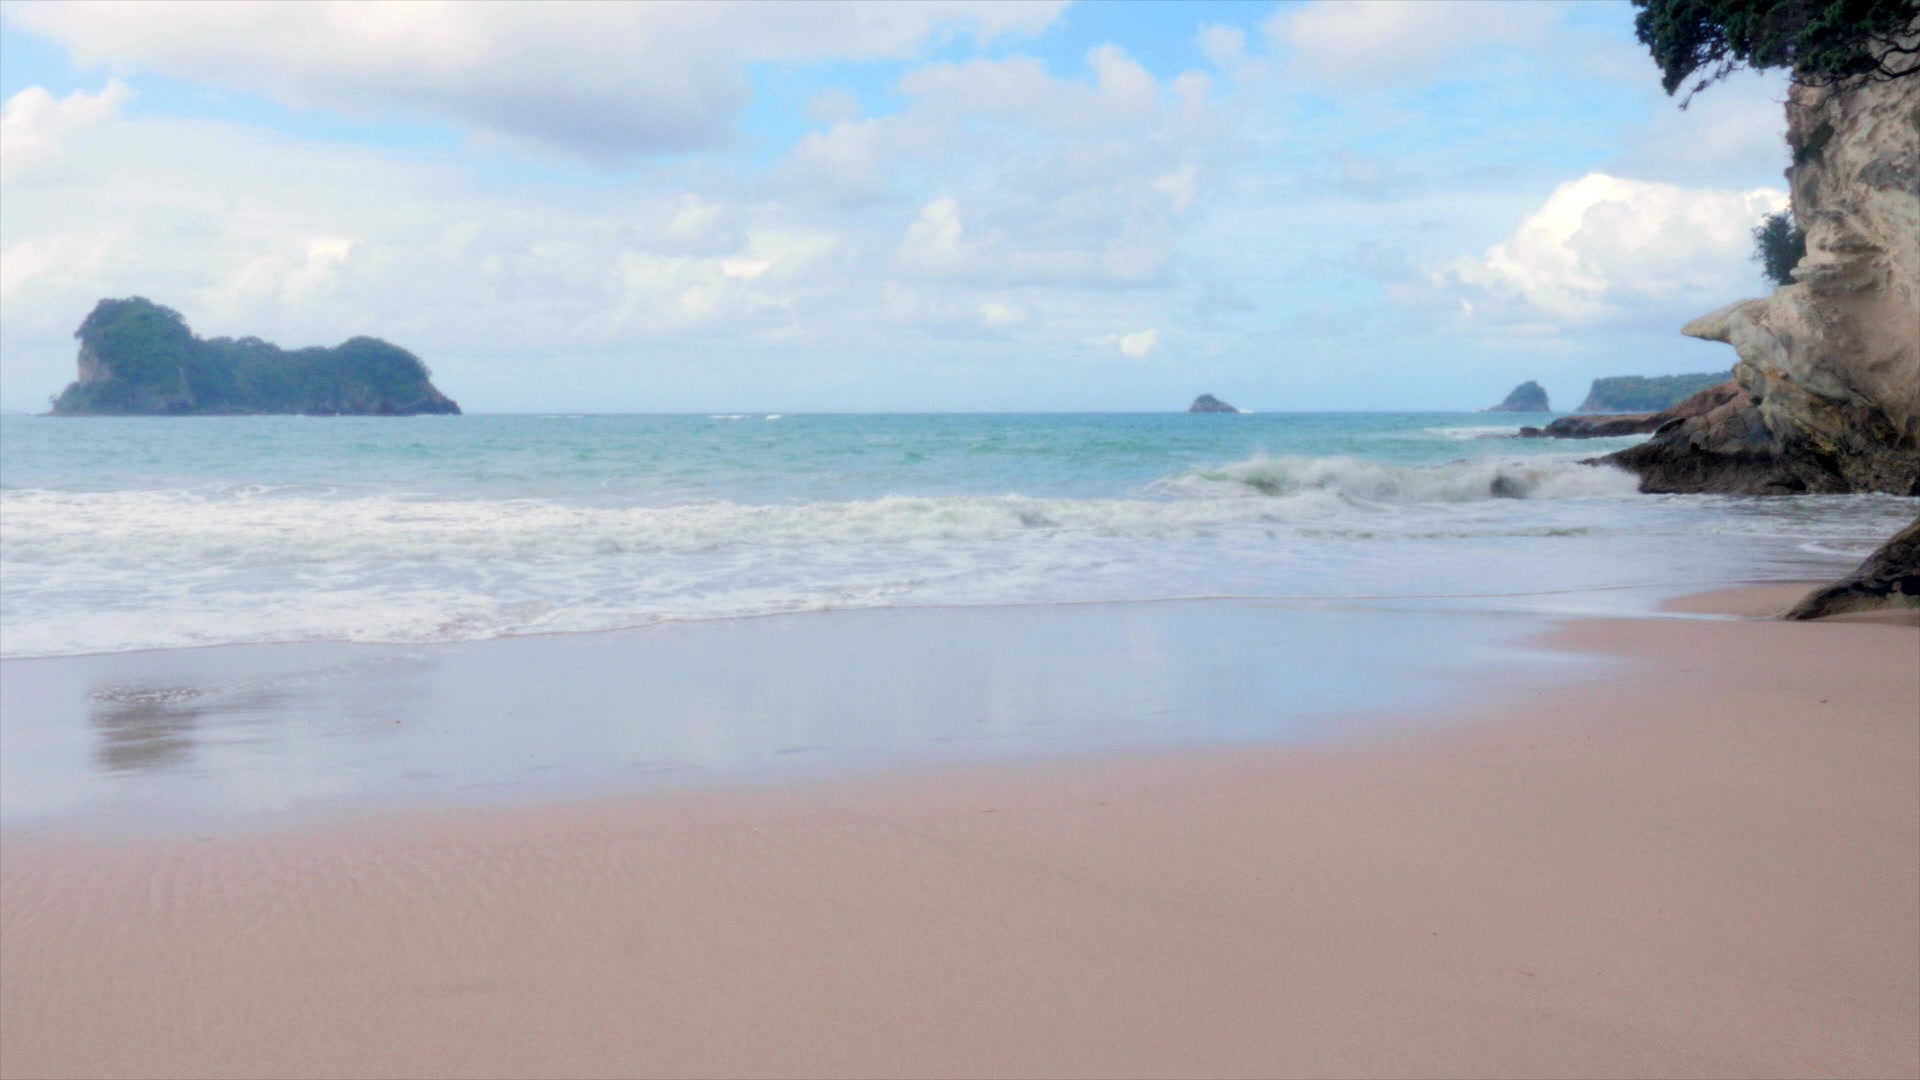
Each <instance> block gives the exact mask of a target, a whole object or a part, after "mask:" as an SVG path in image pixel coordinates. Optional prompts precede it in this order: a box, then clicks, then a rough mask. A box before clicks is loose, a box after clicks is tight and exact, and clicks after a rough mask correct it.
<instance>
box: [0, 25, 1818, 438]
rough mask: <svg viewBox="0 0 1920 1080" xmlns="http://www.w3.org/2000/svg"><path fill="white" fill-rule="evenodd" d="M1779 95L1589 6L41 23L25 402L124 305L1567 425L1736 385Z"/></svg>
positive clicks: (714, 361) (18, 47)
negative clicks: (1737, 308) (1621, 384)
mask: <svg viewBox="0 0 1920 1080" xmlns="http://www.w3.org/2000/svg"><path fill="white" fill-rule="evenodd" d="M1784 96H1785V85H1784V82H1783V81H1782V80H1781V79H1779V78H1777V77H1771V76H1758V75H1752V74H1742V75H1740V76H1737V77H1735V78H1733V79H1730V80H1728V81H1727V82H1725V83H1722V84H1720V85H1718V86H1715V87H1713V88H1711V89H1710V90H1708V91H1706V92H1705V93H1702V94H1701V95H1700V96H1699V97H1698V98H1696V99H1695V101H1694V103H1693V105H1692V106H1691V107H1690V108H1689V109H1687V110H1685V111H1682V110H1680V109H1678V108H1677V107H1676V105H1675V102H1674V100H1673V99H1671V98H1668V97H1667V96H1666V95H1664V94H1663V93H1662V92H1661V90H1660V87H1659V73H1658V71H1657V69H1656V68H1655V66H1654V64H1653V62H1652V60H1651V59H1650V58H1649V57H1648V56H1647V55H1646V52H1645V50H1644V48H1643V47H1642V46H1640V45H1639V44H1637V43H1636V42H1635V41H1634V38H1633V9H1632V8H1631V7H1629V6H1628V5H1627V4H1625V3H1610V2H1609V3H1602V2H1596V0H1566V2H1556V0H1525V2H1517V3H1493V2H1486V3H1482V2H1476V0H1465V2H1454V0H1418V2H1414V3H1401V2H1395V0H1307V2H1292V3H1279V4H1275V3H1220V2H1210V0H1198V2H1192V0H1190V2H1184V3H1168V4H1159V3H1128V2H1119V3H1113V2H1105V0H1076V2H1072V3H1055V2H1051V0H1031V2H1006V0H921V2H918V3H897V2H894V0H839V2H835V3H822V4H812V3H800V4H771V3H760V2H747V3H733V2H729V0H704V2H696V3H680V2H676V0H652V2H649V3H632V4H616V3H601V2H589V3H578V4H576V3H568V2H564V0H561V2H556V0H544V2H540V3H535V4H520V3H509V2H495V3H485V4H478V3H459V2H452V3H439V2H433V0H413V2H408V3H402V4H366V3H358V2H342V3H334V2H319V3H296V2H285V0H281V2H275V3H268V4H249V3H239V2H232V0H216V2H212V3H194V2H176V3H169V4H141V3H134V4H120V3H113V2H105V0H96V2H90V3H75V4H69V3H59V2H48V0H12V2H7V3H4V4H0V101H4V105H3V106H0V408H5V409H8V410H33V411H40V410H43V409H44V408H45V404H46V400H47V398H48V397H49V396H50V395H52V394H55V393H57V392H58V391H59V390H60V389H61V388H62V387H63V386H64V385H65V384H66V383H67V382H68V381H69V380H71V379H72V378H73V377H74V353H75V348H76V345H75V342H74V341H73V338H72V334H73V331H74V329H75V328H76V327H77V326H78V325H79V324H80V321H81V320H82V319H83V318H85V316H86V314H87V313H88V311H90V310H91V309H92V307H93V304H94V303H95V302H96V301H97V300H99V299H101V298H103V297H123V296H133V295H141V296H146V297H148V298H149V299H152V300H154V301H157V302H159V303H163V304H166V305H168V306H170V307H173V308H175V309H177V310H178V311H180V312H181V313H182V314H183V315H185V316H186V318H187V320H188V322H189V323H190V324H191V325H192V326H193V328H194V329H195V330H196V331H197V332H198V333H200V334H201V335H202V336H206V337H213V336H221V335H227V336H236V337H237V336H244V335H249V334H250V335H254V336H258V337H262V338H266V339H267V340H270V341H274V342H277V343H279V344H282V345H285V346H288V347H296V346H304V345H314V344H336V343H338V342H340V341H343V340H345V339H347V338H349V337H353V336H357V335H361V334H368V335H373V336H376V337H382V338H385V339H387V340H389V341H392V342H394V343H396V344H398V345H401V346H403V347H405V348H407V349H409V350H411V351H413V352H414V353H415V354H417V355H419V356H420V357H421V358H422V359H424V360H425V361H426V362H427V363H428V364H429V365H430V366H431V368H432V370H433V372H434V378H435V382H436V384H438V385H439V386H440V387H441V388H442V389H443V390H444V391H446V392H447V393H448V394H449V395H451V396H452V397H454V398H455V399H457V400H458V401H460V403H461V404H462V405H463V406H464V407H465V408H466V409H467V410H468V411H469V412H521V411H573V412H680V411H696V412H697V411H708V410H713V411H720V410H743V409H765V410H776V411H787V412H803V411H849V412H858V411H954V412H966V411H1159V410H1166V409H1179V408H1182V407H1184V406H1185V404H1186V403H1187V402H1188V401H1190V400H1191V399H1192V398H1193V397H1194V396H1195V395H1196V394H1199V393H1202V392H1208V393H1214V394H1217V395H1219V396H1220V397H1222V398H1225V399H1226V400H1228V401H1231V402H1233V403H1235V404H1238V405H1241V406H1242V407H1246V408H1253V409H1258V410H1262V411H1288V410H1303V411H1304V410H1346V409H1396V410H1446V409H1471V408H1479V407H1483V406H1486V405H1491V404H1494V403H1495V402H1498V401H1499V400H1500V399H1501V398H1502V397H1504V396H1505V395H1506V393H1507V391H1508V390H1510V389H1511V388H1512V387H1513V386H1514V385H1515V384H1517V383H1519V382H1520V381H1522V380H1525V379H1536V380H1538V381H1540V382H1541V383H1542V384H1543V385H1544V386H1545V387H1546V388H1547V389H1548V391H1549V392H1550V393H1551V395H1552V398H1553V401H1554V403H1555V404H1556V405H1558V406H1559V407H1561V408H1568V407H1571V406H1573V405H1576V404H1577V403H1578V400H1579V398H1580V397H1581V396H1582V395H1583V394H1584V393H1585V390H1586V387H1587V384H1588V383H1589V382H1590V381H1591V380H1592V379H1593V378H1595V377H1597V376H1603V375H1618V374H1647V375H1657V374H1670V373H1677V372H1690V371H1708V370H1718V369H1724V368H1726V367H1728V366H1729V365H1730V364H1731V363H1732V361H1733V356H1732V353H1731V351H1730V350H1727V349H1726V348H1725V347H1724V346H1719V345H1712V344H1708V343H1704V342H1697V341H1691V340H1688V339H1685V338H1682V337H1680V336H1679V334H1678V327H1679V326H1680V324H1682V323H1683V322H1685V321H1687V320H1688V319H1690V318H1692V317H1694V316H1696V315H1700V314H1703V313H1705V312H1707V311H1710V310H1712V309H1714V308H1717V307H1719V306H1721V305H1723V304H1725V303H1729V302H1731V301H1734V300H1737V299H1740V298H1743V297H1748V296H1755V295H1761V294H1763V293H1764V292H1765V291H1766V289H1767V286H1766V285H1765V283H1764V282H1763V280H1762V278H1761V277H1760V272H1759V267H1758V264H1756V263H1755V262H1753V261H1752V258H1751V251H1752V242H1751V239H1750V230H1751V229H1752V227H1753V226H1754V224H1755V223H1756V222H1757V221H1758V220H1759V219H1760V218H1761V217H1762V216H1763V215H1765V214H1767V213H1769V212H1771V211H1774V210H1778V209H1780V208H1782V207H1784V206H1785V205H1786V192H1785V182H1784V180H1783V179H1782V176H1781V173H1782V170H1783V169H1784V168H1785V166H1786V165H1787V153H1786V147H1785V143H1784V140H1783V132H1784V128H1785V118H1784V113H1783V109H1782V105H1781V101H1782V100H1783V99H1784Z"/></svg>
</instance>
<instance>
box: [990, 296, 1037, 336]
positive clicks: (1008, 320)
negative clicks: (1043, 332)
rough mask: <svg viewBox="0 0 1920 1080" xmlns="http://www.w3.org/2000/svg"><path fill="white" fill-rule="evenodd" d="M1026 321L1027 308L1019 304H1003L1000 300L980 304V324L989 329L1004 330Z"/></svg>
mask: <svg viewBox="0 0 1920 1080" xmlns="http://www.w3.org/2000/svg"><path fill="white" fill-rule="evenodd" d="M1026 321H1027V313H1026V311H1025V309H1023V308H1021V307H1020V306H1019V305H1017V304H1003V303H1001V302H1000V301H998V300H989V301H987V302H986V303H984V304H981V305H980V325H982V326H984V327H986V328H987V329H989V330H1004V329H1006V328H1007V327H1009V326H1018V325H1020V324H1021V323H1023V322H1026Z"/></svg>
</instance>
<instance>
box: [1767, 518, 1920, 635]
mask: <svg viewBox="0 0 1920 1080" xmlns="http://www.w3.org/2000/svg"><path fill="white" fill-rule="evenodd" d="M1889 607H1914V608H1920V518H1915V519H1914V521H1913V524H1911V525H1909V526H1907V527H1906V528H1904V529H1901V530H1900V531H1899V532H1898V533H1895V534H1894V537H1893V539H1891V540H1889V541H1887V542H1886V543H1884V544H1882V545H1880V549H1879V550H1878V551H1875V552H1874V553H1873V554H1871V555H1869V556H1867V560H1866V561H1865V562H1863V563H1861V564H1860V566H1859V569H1856V570H1855V571H1854V572H1853V573H1851V574H1848V575H1847V576H1846V577H1843V578H1841V579H1840V580H1839V581H1836V582H1834V583H1833V584H1831V585H1829V586H1827V587H1826V588H1824V589H1818V590H1816V591H1814V592H1811V593H1808V594H1807V595H1806V597H1805V598H1803V599H1802V600H1801V601H1800V602H1799V603H1797V604H1795V605H1793V606H1792V607H1791V608H1788V609H1787V612H1786V614H1785V615H1783V616H1781V617H1782V618H1786V619H1824V618H1826V617H1827V616H1829V615H1845V614H1847V613H1848V612H1854V611H1873V610H1876V609H1879V608H1889Z"/></svg>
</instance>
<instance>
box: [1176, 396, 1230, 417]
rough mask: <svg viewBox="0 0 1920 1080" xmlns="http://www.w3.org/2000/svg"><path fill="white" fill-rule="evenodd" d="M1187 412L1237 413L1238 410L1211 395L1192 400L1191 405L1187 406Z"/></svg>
mask: <svg viewBox="0 0 1920 1080" xmlns="http://www.w3.org/2000/svg"><path fill="white" fill-rule="evenodd" d="M1187 411H1188V412H1190V413H1237V412H1239V411H1240V410H1239V409H1236V408H1234V407H1233V406H1231V405H1229V404H1227V403H1226V402H1224V401H1221V400H1220V399H1219V398H1217V397H1214V396H1213V395H1212V394H1201V395H1200V396H1199V397H1197V398H1194V399H1193V404H1191V405H1189V406H1187Z"/></svg>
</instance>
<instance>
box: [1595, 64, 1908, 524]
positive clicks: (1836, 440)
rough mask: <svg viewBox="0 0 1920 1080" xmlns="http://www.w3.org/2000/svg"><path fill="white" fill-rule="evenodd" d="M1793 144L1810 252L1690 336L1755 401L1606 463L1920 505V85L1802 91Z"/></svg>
mask: <svg viewBox="0 0 1920 1080" xmlns="http://www.w3.org/2000/svg"><path fill="white" fill-rule="evenodd" d="M1915 40H1920V34H1917V35H1916V36H1915ZM1787 142H1788V144H1789V146H1790V148H1791V149H1792V152H1793V165H1792V167H1790V168H1789V169H1788V170H1787V179H1788V182H1789V184H1790V186H1791V188H1792V192H1793V206H1794V215H1795V217H1796V219H1797V220H1798V222H1799V224H1800V227H1801V228H1802V229H1803V230H1804V231H1805V233H1806V238H1807V255H1806V257H1805V258H1804V259H1802V260H1801V261H1800V263H1799V265H1798V266H1797V267H1795V268H1794V272H1793V276H1794V284H1792V285H1787V286H1784V287H1782V288H1780V289H1777V290H1775V291H1774V293H1773V295H1772V296H1769V297H1766V298H1764V299H1759V300H1742V301H1739V302H1737V303H1733V304H1729V305H1727V306H1726V307H1723V308H1721V309H1720V310H1718V311H1715V312H1712V313H1710V314H1707V315H1703V316H1701V317H1700V318H1698V319H1695V320H1694V321H1692V322H1690V323H1688V324H1687V325H1686V327H1685V328H1684V329H1683V330H1682V332H1683V333H1685V334H1688V335H1690V336H1692V337H1697V338H1703V339H1705V340H1708V341H1720V342H1725V343H1727V344H1729V345H1731V346H1733V348H1734V351H1735V352H1736V353H1737V354H1738V356H1739V360H1738V362H1737V363H1736V364H1735V365H1734V369H1733V374H1734V378H1735V379H1736V380H1738V381H1739V384H1740V387H1741V389H1742V390H1743V391H1744V398H1743V399H1742V400H1740V401H1737V402H1734V403H1730V404H1729V405H1728V406H1726V407H1723V408H1720V409H1716V410H1713V411H1711V412H1708V413H1706V414H1704V415H1701V416H1699V417H1696V418H1694V419H1691V420H1688V421H1686V422H1685V423H1683V424H1681V425H1679V426H1677V427H1675V428H1674V429H1672V430H1670V431H1668V432H1666V433H1664V434H1662V435H1659V436H1656V437H1655V438H1653V439H1650V440H1649V441H1647V442H1646V443H1643V444H1641V445H1640V446H1636V447H1632V448H1630V449H1628V450H1623V451H1621V452H1620V453H1617V454H1614V455H1611V456H1610V457H1609V458H1607V459H1606V460H1607V461H1609V462H1610V463H1612V464H1617V465H1621V466H1623V467H1625V468H1628V469H1631V470H1633V471H1635V472H1637V473H1639V474H1640V477H1641V489H1642V490H1643V491H1654V492H1671V491H1716V492H1737V493H1790V492H1803V491H1804V492H1846V491H1883V492H1894V493H1897V494H1903V495H1920V76H1914V77H1910V78H1902V79H1896V80H1893V81H1891V82H1883V83H1875V84H1869V85H1866V86H1862V87H1858V88H1855V89H1852V90H1840V91H1835V90H1830V89H1822V88H1811V87H1802V86H1794V87H1792V88H1791V89H1790V90H1789V91H1788V99H1787Z"/></svg>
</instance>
